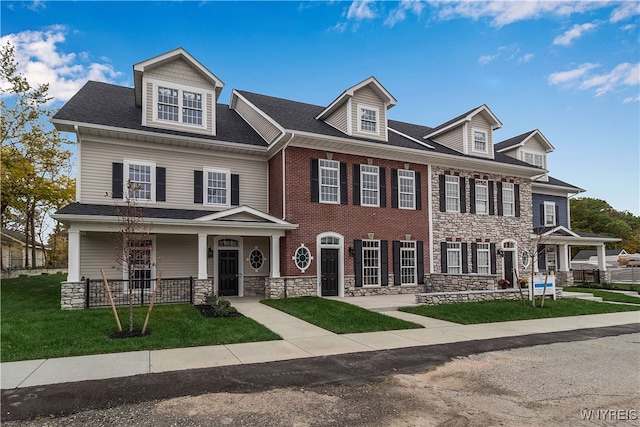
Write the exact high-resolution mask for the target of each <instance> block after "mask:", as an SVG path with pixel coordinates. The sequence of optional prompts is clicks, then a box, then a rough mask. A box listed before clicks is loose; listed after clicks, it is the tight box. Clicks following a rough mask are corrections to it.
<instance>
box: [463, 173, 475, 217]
mask: <svg viewBox="0 0 640 427" xmlns="http://www.w3.org/2000/svg"><path fill="white" fill-rule="evenodd" d="M472 202H473V199H472ZM466 211H467V188H466V182H465V179H464V177H460V212H462V213H465V212H466Z"/></svg>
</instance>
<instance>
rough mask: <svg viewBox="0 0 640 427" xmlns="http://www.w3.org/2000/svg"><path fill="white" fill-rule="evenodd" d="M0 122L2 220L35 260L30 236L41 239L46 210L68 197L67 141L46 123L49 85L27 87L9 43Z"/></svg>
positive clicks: (71, 187) (0, 72) (0, 75)
mask: <svg viewBox="0 0 640 427" xmlns="http://www.w3.org/2000/svg"><path fill="white" fill-rule="evenodd" d="M0 65H1V67H0V109H1V111H2V121H1V124H0V138H1V142H2V197H1V204H0V210H1V212H0V213H1V214H2V225H3V226H4V225H6V224H7V222H9V221H12V222H13V223H14V224H19V226H18V227H16V228H18V229H19V230H21V231H23V232H24V234H25V236H26V242H25V243H26V244H27V247H28V246H31V249H32V252H31V259H32V260H35V259H36V258H35V251H36V244H35V243H36V236H37V235H40V236H41V240H42V239H43V237H44V236H43V234H44V233H43V230H44V228H45V224H46V223H47V218H48V214H49V213H50V212H51V211H53V210H55V209H58V208H60V207H61V206H63V205H64V204H66V203H68V202H70V201H72V200H73V197H74V194H75V180H73V179H71V178H70V177H69V174H70V173H71V151H70V150H68V149H67V148H66V146H67V144H70V141H69V140H68V139H66V138H65V137H64V136H63V135H62V134H61V133H59V132H58V131H56V130H55V129H54V128H53V127H51V125H50V123H49V119H50V117H51V116H52V115H53V113H54V111H53V110H52V109H50V108H48V107H47V105H48V103H49V102H50V101H51V100H52V98H50V97H48V95H47V93H48V90H49V85H47V84H45V85H38V86H37V87H33V86H31V84H29V82H28V81H27V79H26V78H25V77H24V76H23V75H22V74H20V73H19V72H18V63H17V62H16V60H15V57H14V47H13V46H12V45H11V44H10V43H7V44H6V45H4V46H1V47H0ZM25 266H30V263H29V254H28V253H27V255H26V259H25Z"/></svg>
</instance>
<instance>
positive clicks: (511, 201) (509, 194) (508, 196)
mask: <svg viewBox="0 0 640 427" xmlns="http://www.w3.org/2000/svg"><path fill="white" fill-rule="evenodd" d="M515 200H516V199H515V189H514V185H513V184H512V183H509V182H503V183H502V214H503V215H504V216H514V215H515Z"/></svg>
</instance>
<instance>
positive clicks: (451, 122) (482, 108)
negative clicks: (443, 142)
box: [424, 104, 502, 139]
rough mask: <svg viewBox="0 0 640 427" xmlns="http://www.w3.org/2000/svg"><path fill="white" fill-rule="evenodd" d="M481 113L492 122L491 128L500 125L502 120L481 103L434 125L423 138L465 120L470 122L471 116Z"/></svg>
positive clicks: (434, 134) (436, 134) (430, 136)
mask: <svg viewBox="0 0 640 427" xmlns="http://www.w3.org/2000/svg"><path fill="white" fill-rule="evenodd" d="M480 113H483V114H485V115H487V116H488V117H489V119H490V121H492V122H493V126H492V129H493V130H496V129H499V128H501V127H502V122H500V120H498V118H497V117H496V116H495V114H493V112H492V111H491V110H490V109H489V107H488V106H487V105H486V104H482V105H481V106H479V107H477V108H474V109H472V110H469V111H467V112H466V113H463V114H460V115H459V116H458V117H454V118H453V119H451V120H449V121H447V122H444V123H442V124H441V125H439V126H436V127H435V128H433V129H431V131H430V132H429V133H428V134H426V135H425V136H424V138H425V139H426V138H433V137H435V136H438V135H440V134H442V133H444V132H446V131H448V130H450V129H453V128H456V127H458V126H460V125H462V124H464V123H466V122H470V121H471V119H472V118H473V116H475V115H477V114H480Z"/></svg>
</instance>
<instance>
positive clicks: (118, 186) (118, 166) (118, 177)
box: [111, 163, 124, 199]
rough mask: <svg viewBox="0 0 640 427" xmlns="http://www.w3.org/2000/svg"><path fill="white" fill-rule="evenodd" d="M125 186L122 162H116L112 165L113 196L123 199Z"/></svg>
mask: <svg viewBox="0 0 640 427" xmlns="http://www.w3.org/2000/svg"><path fill="white" fill-rule="evenodd" d="M123 187H124V173H123V166H122V163H114V164H113V165H112V166H111V197H112V198H114V199H122V188H123Z"/></svg>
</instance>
